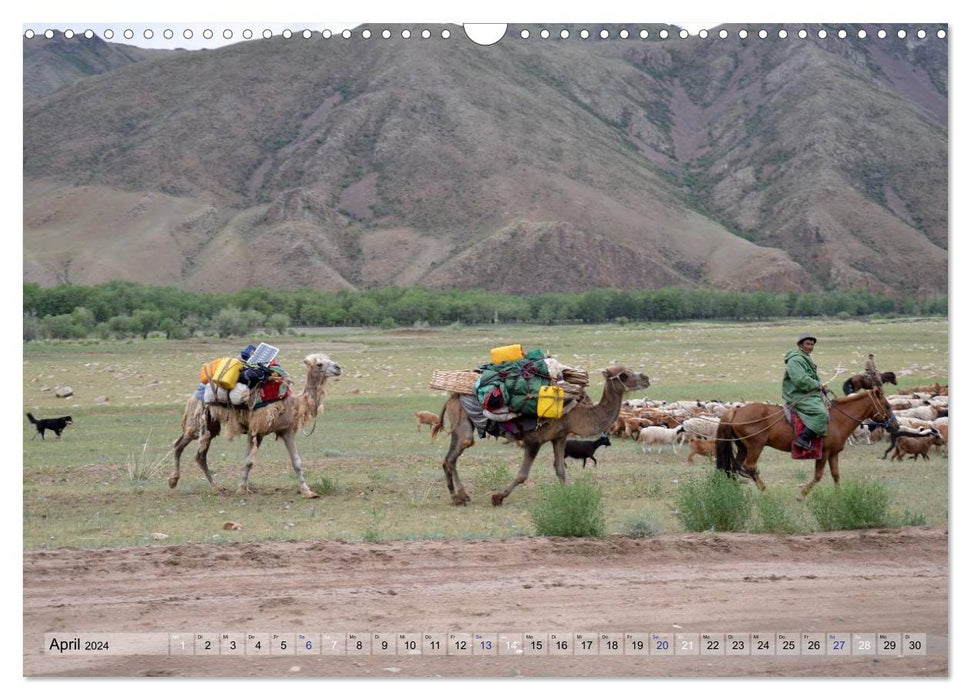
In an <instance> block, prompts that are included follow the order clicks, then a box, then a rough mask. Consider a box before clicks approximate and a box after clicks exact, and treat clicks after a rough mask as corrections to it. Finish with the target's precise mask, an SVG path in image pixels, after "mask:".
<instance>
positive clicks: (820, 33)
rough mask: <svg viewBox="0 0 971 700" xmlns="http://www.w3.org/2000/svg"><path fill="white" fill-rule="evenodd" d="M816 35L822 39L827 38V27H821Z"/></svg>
mask: <svg viewBox="0 0 971 700" xmlns="http://www.w3.org/2000/svg"><path fill="white" fill-rule="evenodd" d="M816 36H818V37H819V38H820V39H825V38H826V30H825V29H820V30H819V31H818V32H816Z"/></svg>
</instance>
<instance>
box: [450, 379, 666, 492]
mask: <svg viewBox="0 0 971 700" xmlns="http://www.w3.org/2000/svg"><path fill="white" fill-rule="evenodd" d="M603 375H604V377H605V379H606V381H605V382H604V389H603V395H602V396H601V398H600V403H598V404H596V405H588V406H584V405H578V406H575V407H574V408H573V409H572V410H571V411H569V412H568V413H567V414H566V415H565V416H563V417H562V418H560V419H558V420H549V421H546V422H541V423H540V424H539V426H537V428H536V429H535V430H531V431H529V432H528V433H526V434H525V435H524V436H523V439H522V440H521V447H522V448H523V461H522V464H521V465H520V467H519V473H518V474H517V475H516V478H515V479H513V482H512V483H511V484H509V486H508V488H506V490H505V491H503V492H501V493H494V494H492V505H494V506H501V505H502V502H503V501H504V500H505V498H506V497H507V496H508V495H509V494H510V493H511V492H512V490H513V489H514V488H516V487H517V486H519V485H520V484H521V483H523V482H524V481H526V479H527V478H528V477H529V470H530V468H531V467H532V466H533V461H534V460H535V459H536V455H537V453H539V448H540V447H542V446H543V445H544V444H545V443H547V442H552V443H553V468H554V469H555V470H556V476H557V478H559V480H560V483H561V484H562V483H565V482H566V467H565V464H564V457H565V452H566V439H567V437H568V436H570V435H580V436H592V435H599V434H600V433H602V432H603V431H605V430H606V429H607V428H609V427H610V425H611V423H613V422H614V421H615V420H616V419H617V416H618V415H619V414H620V404H621V400H622V398H623V396H624V392H626V391H631V390H633V389H645V388H647V387H648V386H650V380H649V379H648V378H647V376H646V375H644V374H641V373H640V372H632V371H631V370H629V369H627V368H626V367H618V366H613V367H608V368H607V369H605V370H604V372H603ZM446 415H447V416H448V420H449V423H450V424H451V426H452V427H451V431H450V432H451V435H452V442H451V445H450V446H449V449H448V453H447V454H446V455H445V461H444V462H443V463H442V469H444V470H445V483H446V485H447V486H448V490H449V493H451V494H452V504H453V505H457V506H464V505H466V504H468V502H469V501H470V500H471V499H470V498H469V495H468V494H467V493H466V492H465V487H464V486H463V485H462V482H461V481H460V480H459V474H458V470H457V469H456V462H457V461H458V458H459V456H460V455H461V454H462V453H463V452H464V451H465V450H466V449H468V448H469V447H471V446H472V445H473V444H474V443H475V438H474V435H475V428H474V426H473V425H472V421H471V420H469V417H468V415H466V413H465V409H463V408H462V404H461V403H460V402H459V398H458V394H452V395H451V396H449V398H448V399H447V400H446V401H445V405H444V406H443V407H442V413H441V416H442V421H443V424H444V418H445V416H446Z"/></svg>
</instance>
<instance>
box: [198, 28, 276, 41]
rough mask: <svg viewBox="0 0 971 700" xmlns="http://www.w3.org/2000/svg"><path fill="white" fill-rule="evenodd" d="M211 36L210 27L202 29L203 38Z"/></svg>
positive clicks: (210, 37)
mask: <svg viewBox="0 0 971 700" xmlns="http://www.w3.org/2000/svg"><path fill="white" fill-rule="evenodd" d="M287 31H288V32H289V31H290V30H289V29H288V30H287ZM291 34H292V32H291ZM213 36H214V35H213V33H212V30H211V29H203V30H202V38H203V39H212V37H213ZM289 38H290V37H287V39H289Z"/></svg>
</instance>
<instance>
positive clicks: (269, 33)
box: [263, 29, 273, 39]
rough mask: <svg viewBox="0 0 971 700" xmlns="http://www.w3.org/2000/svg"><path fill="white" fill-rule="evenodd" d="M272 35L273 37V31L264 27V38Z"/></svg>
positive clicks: (269, 37)
mask: <svg viewBox="0 0 971 700" xmlns="http://www.w3.org/2000/svg"><path fill="white" fill-rule="evenodd" d="M272 37H273V32H271V31H270V30H269V29H264V30H263V38H264V39H271V38H272Z"/></svg>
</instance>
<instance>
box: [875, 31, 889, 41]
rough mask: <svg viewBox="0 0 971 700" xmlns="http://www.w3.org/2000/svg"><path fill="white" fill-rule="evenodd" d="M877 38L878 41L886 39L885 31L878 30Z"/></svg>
mask: <svg viewBox="0 0 971 700" xmlns="http://www.w3.org/2000/svg"><path fill="white" fill-rule="evenodd" d="M877 38H878V39H886V38H887V32H886V31H885V30H883V29H881V30H879V31H878V32H877Z"/></svg>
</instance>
